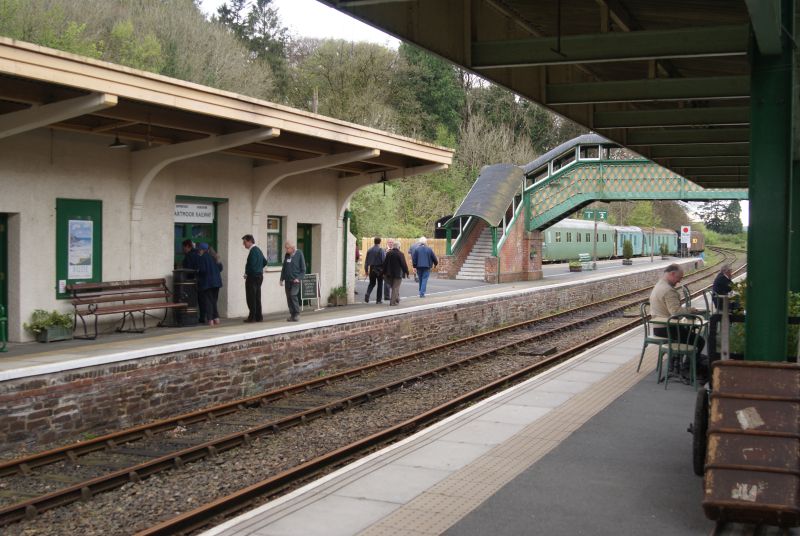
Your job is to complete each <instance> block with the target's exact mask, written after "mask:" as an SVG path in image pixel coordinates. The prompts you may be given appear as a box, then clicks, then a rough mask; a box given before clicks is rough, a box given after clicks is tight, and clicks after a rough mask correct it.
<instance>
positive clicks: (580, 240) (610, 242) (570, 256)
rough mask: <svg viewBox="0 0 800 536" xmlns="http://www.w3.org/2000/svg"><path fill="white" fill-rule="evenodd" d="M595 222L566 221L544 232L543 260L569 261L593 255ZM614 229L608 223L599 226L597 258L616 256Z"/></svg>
mask: <svg viewBox="0 0 800 536" xmlns="http://www.w3.org/2000/svg"><path fill="white" fill-rule="evenodd" d="M593 232H594V222H593V221H585V220H573V219H564V220H561V221H560V222H558V223H556V224H554V225H552V226H551V227H548V228H547V229H545V230H544V244H543V246H542V260H543V261H545V262H553V261H568V260H574V259H577V258H578V255H579V254H581V253H588V254H590V255H591V254H592V251H593V247H594V243H593V241H592V234H593ZM614 237H615V235H614V227H613V226H611V225H608V224H606V223H598V224H597V258H610V257H612V256H613V255H614Z"/></svg>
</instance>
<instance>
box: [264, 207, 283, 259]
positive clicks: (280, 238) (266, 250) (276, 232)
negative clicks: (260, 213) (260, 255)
mask: <svg viewBox="0 0 800 536" xmlns="http://www.w3.org/2000/svg"><path fill="white" fill-rule="evenodd" d="M270 220H277V222H278V229H277V230H275V229H270V228H269V224H270ZM283 220H284V216H274V215H269V216H267V222H266V226H265V227H266V239H265V240H264V258H265V259H266V260H267V266H282V265H283V258H282V255H281V251H282V248H283V240H284V239H283V227H284V225H283ZM270 235H278V251H277V252H276V257H275V258H276V259H277V260H276V261H274V262H270V261H269V238H270Z"/></svg>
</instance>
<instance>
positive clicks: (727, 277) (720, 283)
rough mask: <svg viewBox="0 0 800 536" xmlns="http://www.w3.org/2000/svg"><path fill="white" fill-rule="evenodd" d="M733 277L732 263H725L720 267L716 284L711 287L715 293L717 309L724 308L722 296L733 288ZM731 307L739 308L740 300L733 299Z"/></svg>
mask: <svg viewBox="0 0 800 536" xmlns="http://www.w3.org/2000/svg"><path fill="white" fill-rule="evenodd" d="M732 277H733V271H732V270H731V265H730V264H723V265H722V268H720V269H719V273H718V274H717V277H716V278H715V279H714V285H713V286H712V287H711V290H712V291H713V293H714V307H715V308H716V309H717V311H721V310H722V298H721V297H720V296H727V295H728V294H730V292H731V289H732V288H733V280H732ZM730 308H731V310H733V309H738V302H736V301H734V300H732V301H731V306H730Z"/></svg>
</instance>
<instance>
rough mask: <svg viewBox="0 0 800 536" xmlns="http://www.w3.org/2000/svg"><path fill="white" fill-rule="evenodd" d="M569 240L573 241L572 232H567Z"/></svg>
mask: <svg viewBox="0 0 800 536" xmlns="http://www.w3.org/2000/svg"><path fill="white" fill-rule="evenodd" d="M567 242H572V233H567Z"/></svg>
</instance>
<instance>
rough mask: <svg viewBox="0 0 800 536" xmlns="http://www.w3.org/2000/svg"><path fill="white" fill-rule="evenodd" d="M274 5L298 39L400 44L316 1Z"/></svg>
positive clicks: (218, 0) (211, 6) (207, 4)
mask: <svg viewBox="0 0 800 536" xmlns="http://www.w3.org/2000/svg"><path fill="white" fill-rule="evenodd" d="M224 3H225V0H202V2H201V7H202V9H203V11H205V12H206V13H208V14H214V13H216V12H217V8H218V7H219V6H221V5H222V4H224ZM272 5H274V6H275V7H276V8H277V9H278V15H279V16H280V19H281V21H282V22H283V24H284V25H285V26H286V27H288V28H289V30H290V31H291V32H292V34H293V35H296V36H300V37H320V38H322V37H329V38H333V39H346V40H348V41H369V42H372V43H380V44H385V45H387V46H390V47H392V48H397V47H398V46H399V44H400V42H399V41H398V40H397V39H395V38H394V37H392V36H390V35H388V34H385V33H383V32H381V31H378V30H376V29H375V28H373V27H372V26H369V25H367V24H364V23H363V22H359V21H357V20H356V19H354V18H352V17H348V16H347V15H345V14H343V13H340V12H338V11H336V10H335V9H332V8H329V7H328V6H325V5H323V4H320V3H319V2H317V1H316V0H274V1H273V2H272Z"/></svg>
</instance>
